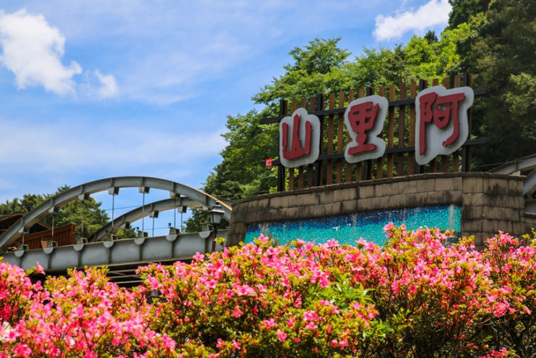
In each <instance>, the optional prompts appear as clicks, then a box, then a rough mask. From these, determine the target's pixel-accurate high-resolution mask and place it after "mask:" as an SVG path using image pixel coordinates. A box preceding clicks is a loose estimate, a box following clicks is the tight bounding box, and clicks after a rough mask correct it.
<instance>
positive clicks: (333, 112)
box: [262, 74, 486, 191]
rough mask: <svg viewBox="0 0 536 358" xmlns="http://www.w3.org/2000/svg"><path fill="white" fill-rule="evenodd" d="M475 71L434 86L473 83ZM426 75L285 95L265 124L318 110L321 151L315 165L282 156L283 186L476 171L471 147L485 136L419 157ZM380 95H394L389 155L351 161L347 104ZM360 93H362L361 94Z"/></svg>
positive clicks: (386, 131) (280, 185)
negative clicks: (420, 97)
mask: <svg viewBox="0 0 536 358" xmlns="http://www.w3.org/2000/svg"><path fill="white" fill-rule="evenodd" d="M471 82H472V81H471V75H468V74H466V75H463V76H455V77H453V78H452V79H451V78H449V77H446V78H444V79H443V80H442V81H441V83H440V82H439V80H438V79H435V80H433V81H432V85H433V86H436V85H439V84H441V85H442V86H444V87H445V88H447V89H449V88H455V87H461V86H469V87H470V86H471ZM427 87H428V83H427V81H425V80H420V81H419V82H418V83H417V82H411V84H410V85H409V86H406V85H405V84H400V85H399V86H395V85H391V86H389V87H384V86H382V87H380V88H379V89H378V91H377V92H375V91H374V89H372V88H367V89H366V90H363V89H361V90H359V91H357V93H356V92H355V91H350V92H349V93H348V94H347V95H346V94H345V93H339V94H338V95H335V94H334V93H332V94H330V95H329V96H324V95H319V96H316V97H311V98H310V99H309V100H307V99H306V98H302V99H301V100H298V99H293V100H292V101H290V106H289V103H288V101H286V100H281V102H280V113H279V117H275V118H267V119H264V120H263V121H262V123H279V122H280V121H281V119H282V118H283V117H285V116H288V115H290V114H291V113H293V112H294V111H295V110H296V109H297V108H298V107H302V108H305V109H307V110H308V112H309V113H310V114H314V115H316V116H317V117H318V118H319V119H320V123H321V133H322V134H321V141H320V155H319V157H318V160H317V161H316V162H315V163H314V164H310V165H306V166H301V167H298V168H285V167H284V166H283V165H281V163H280V161H279V160H277V161H274V162H273V164H274V165H277V166H278V191H285V190H294V189H301V188H305V187H312V186H321V185H330V184H338V183H343V182H355V181H360V180H371V179H381V178H385V177H387V178H391V177H395V176H403V175H412V174H420V173H436V172H454V173H455V172H459V171H461V172H468V171H470V170H471V151H470V148H471V146H474V145H481V144H484V143H485V142H486V141H485V139H469V140H468V141H466V142H465V144H464V145H463V146H462V148H461V149H460V150H457V151H456V152H454V153H453V154H451V155H448V156H439V157H438V158H436V159H433V160H432V161H431V162H430V163H429V164H427V165H425V166H421V165H418V164H417V163H416V162H415V120H416V110H415V97H416V96H417V94H418V92H419V91H421V90H423V89H425V88H427ZM373 94H378V95H380V96H385V97H387V98H388V100H389V111H388V115H387V118H386V120H385V123H384V128H383V131H382V133H381V134H380V135H379V137H380V138H383V139H384V140H385V142H386V144H387V149H386V151H385V155H384V156H383V157H381V158H378V159H375V160H366V161H364V162H359V163H355V164H351V163H348V162H346V161H345V159H344V149H345V147H346V145H347V144H348V143H349V142H350V141H351V138H350V135H349V134H348V133H347V132H346V131H345V124H344V112H345V110H346V107H345V105H346V104H348V103H350V102H351V101H353V100H354V99H355V98H361V97H364V96H369V95H373ZM474 94H475V96H480V95H483V94H485V90H482V89H481V90H474ZM356 96H357V97H356ZM469 133H471V114H470V113H469Z"/></svg>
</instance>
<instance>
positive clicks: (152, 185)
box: [0, 176, 232, 282]
mask: <svg viewBox="0 0 536 358" xmlns="http://www.w3.org/2000/svg"><path fill="white" fill-rule="evenodd" d="M120 188H139V192H140V193H148V192H149V189H158V190H164V191H168V192H169V194H170V199H166V200H161V201H157V202H153V203H149V204H146V205H142V206H140V207H139V208H137V209H135V210H132V211H130V212H128V213H126V214H124V215H122V216H120V217H118V218H112V221H110V222H109V223H108V224H106V225H105V226H103V227H102V228H101V229H99V230H98V231H97V232H96V233H95V234H94V235H93V236H92V237H91V239H90V240H89V241H90V242H78V243H76V244H75V245H70V246H61V247H54V246H50V247H46V248H42V249H35V250H24V249H23V248H19V249H17V250H16V251H14V252H8V251H6V250H7V248H8V247H9V246H11V245H12V244H13V243H14V242H15V241H16V240H17V239H19V238H20V237H22V236H23V235H24V234H26V233H28V231H29V228H30V227H31V226H32V225H34V224H35V223H37V222H38V221H39V220H41V219H42V218H44V217H45V216H47V215H48V214H50V213H54V212H56V211H57V210H58V209H59V208H61V207H62V206H64V205H66V204H68V203H70V202H72V201H75V200H87V199H88V198H89V195H91V194H94V193H97V192H102V191H108V192H109V193H110V194H112V195H115V194H118V192H119V189H120ZM218 203H219V204H220V205H221V208H222V209H223V212H224V218H225V219H227V220H228V221H230V219H231V213H232V209H231V207H230V206H229V205H227V204H226V203H224V202H221V201H219V200H218V199H217V198H215V197H213V196H211V195H209V194H206V193H204V192H202V191H200V190H197V189H194V188H191V187H189V186H186V185H183V184H180V183H177V182H173V181H170V180H165V179H160V178H153V177H139V176H128V177H114V178H107V179H100V180H96V181H92V182H89V183H85V184H82V185H79V186H76V187H73V188H71V189H69V190H67V191H65V192H63V193H60V194H58V195H56V196H54V197H52V198H50V199H49V200H47V201H45V202H44V203H42V204H41V205H39V206H38V207H36V208H35V209H33V210H32V211H30V212H28V213H27V214H26V215H24V216H23V217H22V218H20V219H19V220H18V221H17V222H15V223H14V224H13V225H12V226H10V227H9V228H8V229H7V230H6V231H5V232H4V233H3V234H2V235H1V236H0V249H1V250H3V251H4V253H3V254H2V256H3V257H4V261H6V262H9V263H10V264H15V265H17V266H20V267H22V268H24V269H30V268H32V267H34V266H36V263H37V262H39V263H40V264H41V266H43V267H44V268H45V270H46V271H47V272H49V273H53V272H61V271H65V270H66V269H67V268H72V267H78V268H81V267H85V266H109V267H110V274H111V275H118V276H121V275H123V276H125V278H126V279H127V280H128V279H129V278H132V279H134V281H135V278H134V276H133V269H135V268H136V267H138V266H139V265H140V264H144V263H149V262H172V261H177V260H186V259H189V258H191V257H192V255H194V254H195V253H196V252H201V253H205V252H210V251H211V248H212V236H211V235H209V234H210V232H203V233H186V234H182V233H180V232H178V231H177V230H171V231H170V234H169V235H166V236H157V237H151V238H148V237H146V236H144V235H143V236H142V237H138V238H133V239H125V240H113V235H110V234H112V233H114V232H115V231H117V230H118V229H119V228H122V227H125V226H126V225H129V224H130V223H132V222H135V221H137V220H139V219H142V218H143V217H146V216H154V215H155V213H157V212H161V211H165V210H172V209H173V210H174V209H177V208H184V207H203V208H205V209H206V210H208V209H210V208H212V207H214V206H215V205H216V204H218ZM226 235H227V231H226V230H221V231H219V232H218V237H226ZM217 249H221V246H220V245H217ZM134 281H133V282H134Z"/></svg>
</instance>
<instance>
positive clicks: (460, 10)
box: [448, 0, 493, 30]
mask: <svg viewBox="0 0 536 358" xmlns="http://www.w3.org/2000/svg"><path fill="white" fill-rule="evenodd" d="M492 2H493V0H449V4H450V5H451V6H452V10H451V12H450V14H449V26H448V28H449V29H451V30H452V29H455V28H457V27H458V26H459V25H461V24H463V23H469V22H471V18H472V17H473V16H475V15H477V14H480V13H485V12H486V11H488V7H489V5H490V3H492Z"/></svg>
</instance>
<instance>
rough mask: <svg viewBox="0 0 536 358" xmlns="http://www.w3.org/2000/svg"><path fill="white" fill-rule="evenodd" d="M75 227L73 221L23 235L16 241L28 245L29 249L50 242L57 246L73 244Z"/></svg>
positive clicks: (42, 246)
mask: <svg viewBox="0 0 536 358" xmlns="http://www.w3.org/2000/svg"><path fill="white" fill-rule="evenodd" d="M75 229H76V224H75V223H70V224H65V225H61V226H58V227H56V228H54V229H49V230H46V231H39V232H35V233H32V234H27V235H24V237H23V238H20V239H18V240H17V241H16V243H17V245H18V244H25V245H28V249H29V250H33V249H40V248H45V247H47V246H49V245H50V244H49V243H50V242H55V244H54V245H57V246H66V245H74V244H75V243H76V242H75V237H74V234H75Z"/></svg>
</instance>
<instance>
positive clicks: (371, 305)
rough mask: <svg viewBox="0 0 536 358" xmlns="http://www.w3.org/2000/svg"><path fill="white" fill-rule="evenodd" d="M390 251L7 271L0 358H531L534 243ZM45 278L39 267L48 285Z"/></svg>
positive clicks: (409, 243) (0, 291)
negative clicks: (122, 278) (132, 281)
mask: <svg viewBox="0 0 536 358" xmlns="http://www.w3.org/2000/svg"><path fill="white" fill-rule="evenodd" d="M386 232H387V235H388V237H389V241H388V243H387V244H386V245H385V246H384V247H379V246H377V245H375V244H373V243H369V242H366V241H363V240H360V241H358V242H357V245H356V246H348V245H339V243H338V242H336V241H334V240H332V241H330V242H328V243H326V244H323V245H314V244H313V243H311V242H304V241H301V240H299V241H297V242H294V243H293V245H291V246H290V245H289V246H277V247H274V246H273V242H272V241H271V240H269V239H268V238H267V237H263V236H261V237H260V238H259V239H258V240H256V242H255V243H254V244H248V245H241V246H237V247H230V248H225V249H224V250H223V251H222V252H219V253H214V254H210V255H206V256H205V255H202V254H197V255H195V256H194V257H193V258H192V262H191V263H188V264H187V263H184V262H177V263H175V264H173V265H171V266H162V265H150V266H146V267H140V268H139V269H138V273H139V274H140V275H141V277H142V278H143V284H142V285H141V286H139V287H137V288H135V289H133V290H128V289H125V288H119V287H117V286H116V285H115V284H113V283H111V282H109V281H108V279H107V278H106V270H105V269H87V270H85V272H84V271H76V270H72V271H70V273H69V277H66V278H65V277H52V278H48V279H47V280H46V282H45V283H44V285H41V284H40V283H39V282H37V283H35V284H32V282H31V280H30V278H29V273H25V272H23V271H22V270H21V269H19V268H17V267H12V266H10V265H9V264H6V263H0V324H1V326H0V348H1V350H0V357H43V356H61V357H279V356H281V357H346V356H359V357H508V356H511V357H516V356H520V357H526V356H531V354H534V352H536V341H535V335H536V328H535V327H536V325H535V323H536V322H535V321H534V316H533V314H532V312H534V310H535V309H536V243H535V242H536V239H534V238H533V239H529V238H528V237H527V238H526V240H525V241H521V240H518V239H515V238H512V237H511V236H509V235H508V234H505V233H502V232H500V233H499V235H497V237H494V238H491V239H489V240H488V244H487V247H486V249H485V250H483V251H477V250H476V249H475V248H474V246H473V245H472V243H471V240H470V239H462V240H461V241H460V242H459V243H458V244H456V245H453V246H449V247H447V246H446V245H444V243H445V240H446V235H445V234H442V233H440V232H439V231H437V230H430V229H422V230H417V231H415V232H409V231H406V230H405V228H404V227H401V228H396V227H394V226H393V225H388V226H387V227H386ZM40 271H41V268H40V267H38V268H37V272H40Z"/></svg>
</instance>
